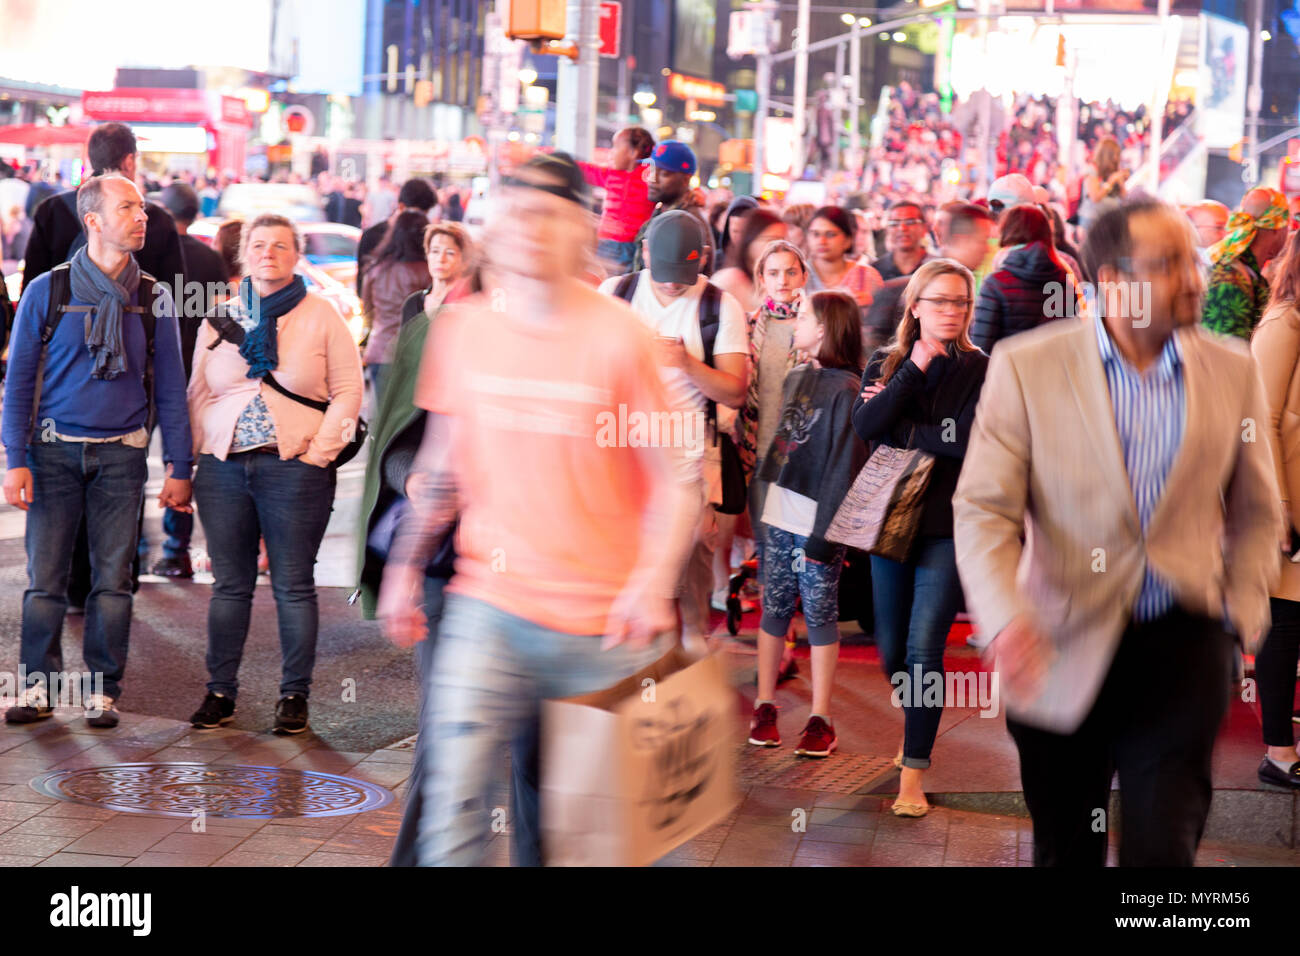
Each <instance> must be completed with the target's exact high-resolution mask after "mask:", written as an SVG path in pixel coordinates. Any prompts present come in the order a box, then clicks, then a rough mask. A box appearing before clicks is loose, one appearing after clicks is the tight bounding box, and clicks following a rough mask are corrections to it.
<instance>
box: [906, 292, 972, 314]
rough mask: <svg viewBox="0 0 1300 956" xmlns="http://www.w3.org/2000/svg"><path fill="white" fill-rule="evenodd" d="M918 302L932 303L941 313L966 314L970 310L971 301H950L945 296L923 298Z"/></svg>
mask: <svg viewBox="0 0 1300 956" xmlns="http://www.w3.org/2000/svg"><path fill="white" fill-rule="evenodd" d="M917 301H919V302H932V303H934V307H935V308H936V309H938V310H939V311H940V312H965V311H966V310H967V309H969V308H970V299H948V298H944V297H943V296H922V297H921V298H920V299H918V300H917Z"/></svg>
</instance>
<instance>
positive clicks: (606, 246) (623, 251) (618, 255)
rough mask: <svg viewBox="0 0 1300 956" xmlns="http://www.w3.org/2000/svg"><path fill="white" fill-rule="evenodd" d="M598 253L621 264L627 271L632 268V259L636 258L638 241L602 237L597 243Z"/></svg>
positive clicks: (610, 260)
mask: <svg viewBox="0 0 1300 956" xmlns="http://www.w3.org/2000/svg"><path fill="white" fill-rule="evenodd" d="M596 255H598V256H600V258H602V259H605V260H606V261H608V262H612V263H615V264H617V265H619V266H621V267H622V269H623V271H624V272H627V271H628V270H630V269H631V268H632V260H633V259H635V258H636V243H635V242H619V241H618V240H617V239H602V240H600V242H598V243H596Z"/></svg>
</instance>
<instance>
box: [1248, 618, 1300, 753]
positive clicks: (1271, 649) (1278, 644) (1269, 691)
mask: <svg viewBox="0 0 1300 956" xmlns="http://www.w3.org/2000/svg"><path fill="white" fill-rule="evenodd" d="M1268 606H1269V611H1270V613H1271V614H1272V617H1273V626H1272V628H1270V629H1269V632H1268V634H1267V635H1266V636H1265V638H1264V642H1263V643H1262V644H1261V645H1260V648H1259V653H1258V654H1256V655H1255V680H1256V681H1257V682H1258V685H1259V713H1260V719H1261V722H1262V723H1263V725H1264V743H1265V744H1266V745H1267V746H1269V747H1290V746H1292V745H1293V744H1294V743H1295V726H1294V725H1293V724H1292V722H1291V713H1292V709H1293V708H1294V707H1295V668H1296V662H1297V661H1300V601H1286V600H1283V599H1282V598H1269V600H1268Z"/></svg>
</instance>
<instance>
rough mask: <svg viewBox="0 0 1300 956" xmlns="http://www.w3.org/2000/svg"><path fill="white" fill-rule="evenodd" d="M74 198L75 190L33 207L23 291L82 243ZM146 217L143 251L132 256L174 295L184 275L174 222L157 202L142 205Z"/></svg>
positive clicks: (24, 265)
mask: <svg viewBox="0 0 1300 956" xmlns="http://www.w3.org/2000/svg"><path fill="white" fill-rule="evenodd" d="M76 196H77V191H76V190H75V189H73V190H69V191H68V192H66V193H59V194H57V195H55V196H51V197H50V198H49V199H46V200H45V201H44V202H42V203H41V204H40V205H39V206H37V207H36V215H34V216H33V217H32V235H31V238H30V239H28V240H27V256H26V260H25V262H24V263H23V291H26V290H27V287H28V286H29V285H31V283H32V280H33V279H35V278H36V277H37V276H39V275H43V274H44V273H46V272H49V271H50V270H51V269H53V268H54V267H55V266H57V265H59V264H60V263H63V262H67V261H68V260H69V259H70V258H72V253H73V252H75V251H76V247H77V246H79V245H80V244H81V243H82V242H84V241H85V240H84V239H83V238H82V236H83V233H82V229H81V222H80V220H78V219H77V212H76V209H77V204H76ZM69 197H70V199H69ZM145 215H146V216H147V217H148V222H147V223H146V224H145V232H144V248H143V249H141V250H140V251H139V252H137V253H136V254H135V261H136V262H138V263H139V264H140V268H141V269H143V270H144V271H145V272H147V273H149V274H150V275H151V276H153V277H154V278H155V279H157V280H158V281H159V282H163V283H166V285H167V288H168V289H169V290H173V291H174V290H175V288H176V285H175V283H176V277H177V276H178V275H180V276H184V275H186V273H185V258H184V255H183V254H182V252H181V241H180V236H179V235H177V233H176V222H175V221H174V220H173V219H172V217H171V213H169V212H168V211H167V210H166V209H164V208H163V207H162V206H160V205H158V204H157V203H156V202H150V203H145ZM173 299H175V296H174V295H173Z"/></svg>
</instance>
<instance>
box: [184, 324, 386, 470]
mask: <svg viewBox="0 0 1300 956" xmlns="http://www.w3.org/2000/svg"><path fill="white" fill-rule="evenodd" d="M208 322H209V323H210V324H211V325H212V327H213V328H214V329H216V330H217V340H216V341H215V342H213V343H212V344H211V345H209V346H208V348H209V349H215V348H216V347H217V346H218V345H220V344H221V340H222V339H226V340H228V341H230V342H233V343H234V344H235V345H236V346H239V345H243V344H244V327H243V326H242V325H240V324H239V323H238V322H236V321H235V320H234V319H232V318H231V317H230V316H228V315H226V313H225V311H224V310H223V309H222V308H220V307H218V308H216V309H214V310H213V312H212V314H211V315H209V316H208ZM262 381H263V382H265V383H266V384H267V385H269V386H271V388H273V389H275V391H277V392H279V393H280V394H281V395H283V396H284V397H285V398H291V399H293V400H294V401H295V402H297V403H298V404H299V405H306V406H307V407H308V408H314V409H316V411H318V412H322V413H324V412H326V411H328V410H329V407H330V405H329V402H318V401H316V400H315V399H312V398H307V397H306V396H305V395H299V394H298V393H297V392H291V391H289V390H288V389H287V388H285V387H284V386H283V385H281V384H280V383H279V382H278V381H276V379H275V376H274V375H272V374H271V373H270V372H267V373H266V374H265V375H263V376H262ZM369 434H370V428H369V426H368V425H366V420H365V419H364V418H362V417H361V416H360V415H358V416H357V424H356V428H355V429H353V432H352V437H351V438H350V439H349V440H348V443H347V444H346V445H344V446H343V450H342V451H340V452H339V453H338V454H337V455H335V456H334V460H333V461H332V462H330V464H331V465H332V466H333V467H335V468H342V467H343V466H344V465H346V464H347V463H348V462H350V461H351V460H352V459H353V458H355V457H357V452H359V451H361V446H362V445H364V444H365V443H366V437H367V436H368V435H369Z"/></svg>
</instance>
